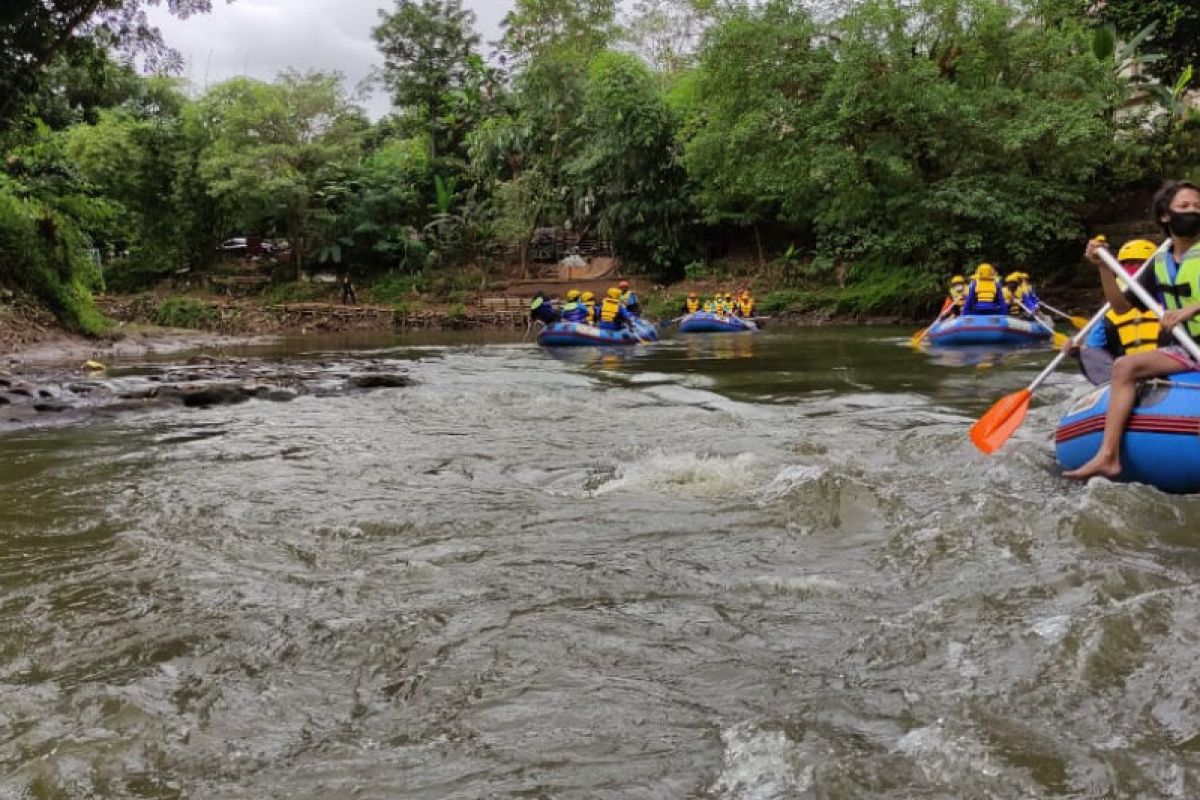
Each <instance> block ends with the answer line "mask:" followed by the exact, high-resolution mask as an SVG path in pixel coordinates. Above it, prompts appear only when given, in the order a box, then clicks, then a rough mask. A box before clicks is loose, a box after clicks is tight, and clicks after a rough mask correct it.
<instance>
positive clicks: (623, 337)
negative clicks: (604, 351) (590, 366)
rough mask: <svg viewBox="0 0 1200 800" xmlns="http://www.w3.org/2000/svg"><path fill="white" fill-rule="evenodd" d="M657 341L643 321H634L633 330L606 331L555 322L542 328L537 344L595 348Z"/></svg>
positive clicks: (582, 324)
mask: <svg viewBox="0 0 1200 800" xmlns="http://www.w3.org/2000/svg"><path fill="white" fill-rule="evenodd" d="M656 341H658V331H657V330H655V328H654V326H653V325H651V324H650V323H648V322H646V321H644V320H640V319H639V320H634V323H633V329H632V330H630V329H629V328H622V329H621V330H619V331H608V330H604V329H603V328H598V327H596V326H595V325H588V324H587V323H586V322H555V323H553V324H551V325H547V326H546V327H544V328H542V330H541V332H540V333H538V335H537V342H538V344H540V345H544V346H546V347H595V346H597V345H601V346H603V345H617V344H643V343H645V342H656Z"/></svg>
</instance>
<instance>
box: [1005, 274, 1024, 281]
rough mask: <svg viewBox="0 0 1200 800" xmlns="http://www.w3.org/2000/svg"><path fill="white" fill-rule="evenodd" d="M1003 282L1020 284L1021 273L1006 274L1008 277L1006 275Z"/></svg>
mask: <svg viewBox="0 0 1200 800" xmlns="http://www.w3.org/2000/svg"><path fill="white" fill-rule="evenodd" d="M1004 282H1005V283H1020V282H1021V273H1019V272H1010V273H1008V275H1006V276H1005V278H1004Z"/></svg>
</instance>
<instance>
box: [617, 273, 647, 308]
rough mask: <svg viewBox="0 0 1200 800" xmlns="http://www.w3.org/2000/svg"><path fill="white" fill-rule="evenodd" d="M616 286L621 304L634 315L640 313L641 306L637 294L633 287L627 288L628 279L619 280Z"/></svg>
mask: <svg viewBox="0 0 1200 800" xmlns="http://www.w3.org/2000/svg"><path fill="white" fill-rule="evenodd" d="M617 288H618V289H620V290H621V304H622V305H624V306H625V309H626V310H627V311H628V312H629V313H630V314H632V315H633V316H635V317H640V316H641V315H642V306H641V304H640V303H638V297H637V294H636V293H635V292H634V291H633V289H630V288H629V281H621V282H620V283H618V284H617Z"/></svg>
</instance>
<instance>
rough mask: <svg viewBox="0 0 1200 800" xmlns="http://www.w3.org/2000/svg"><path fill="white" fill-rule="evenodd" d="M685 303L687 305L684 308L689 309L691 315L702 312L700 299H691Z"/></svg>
mask: <svg viewBox="0 0 1200 800" xmlns="http://www.w3.org/2000/svg"><path fill="white" fill-rule="evenodd" d="M684 302H685V303H686V305H685V306H684V307H685V308H687V310H688V313H689V314H694V313H695V312H697V311H699V310H700V298H699V297H689V298H688V299H687V300H686V301H684Z"/></svg>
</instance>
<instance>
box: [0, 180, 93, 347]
mask: <svg viewBox="0 0 1200 800" xmlns="http://www.w3.org/2000/svg"><path fill="white" fill-rule="evenodd" d="M0 279H4V280H7V281H10V282H12V283H13V284H14V285H15V286H16V287H17V288H20V289H24V290H26V291H28V292H30V293H31V294H33V295H34V296H35V297H37V298H38V299H39V300H41V301H42V302H43V303H45V304H46V305H47V307H49V309H50V310H51V311H52V312H53V313H54V315H55V316H56V317H57V318H58V320H59V322H61V323H62V324H63V325H64V326H66V327H67V328H69V329H71V330H74V331H77V332H79V333H82V334H85V335H88V336H98V335H100V334H102V333H103V332H104V331H106V330H107V329H108V328H109V327H111V324H112V323H111V322H110V321H109V320H108V319H106V318H105V317H104V315H102V314H101V313H100V312H99V311H98V310H96V306H95V305H94V304H93V302H92V293H91V289H92V288H93V287H95V286H98V285H99V282H100V272H99V269H98V268H97V267H96V265H95V264H94V263H93V262H92V260H91V258H89V257H88V254H87V242H86V238H85V237H84V235H83V234H82V233H81V232H80V231H79V228H78V227H77V226H76V225H75V223H74V222H73V221H72V220H71V219H70V218H69V217H67V216H65V215H63V214H60V213H58V212H57V211H55V210H54V209H52V208H50V207H49V206H47V205H44V204H43V203H41V202H39V201H37V200H32V199H22V198H18V197H16V196H15V195H13V194H12V193H10V192H8V191H6V190H5V189H4V187H2V186H0Z"/></svg>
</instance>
